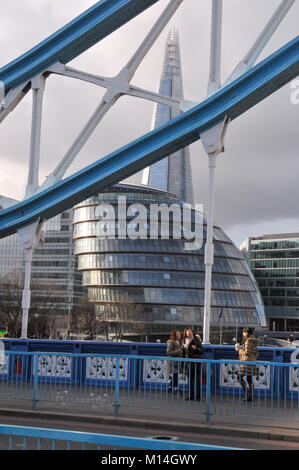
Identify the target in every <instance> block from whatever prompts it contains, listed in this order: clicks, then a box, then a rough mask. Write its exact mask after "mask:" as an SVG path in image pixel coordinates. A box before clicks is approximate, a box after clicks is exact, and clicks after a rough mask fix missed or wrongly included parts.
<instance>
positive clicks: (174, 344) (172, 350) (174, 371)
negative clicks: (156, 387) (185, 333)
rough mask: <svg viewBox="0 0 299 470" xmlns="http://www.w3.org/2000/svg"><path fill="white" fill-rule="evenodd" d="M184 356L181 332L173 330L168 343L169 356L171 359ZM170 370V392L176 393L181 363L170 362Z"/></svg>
mask: <svg viewBox="0 0 299 470" xmlns="http://www.w3.org/2000/svg"><path fill="white" fill-rule="evenodd" d="M182 354H183V345H182V340H181V333H180V332H179V330H173V331H172V332H171V333H170V338H169V340H168V341H167V355H168V356H169V357H182ZM168 366H169V370H170V373H171V375H170V383H169V387H168V391H169V392H171V391H174V392H176V391H177V390H178V388H179V366H180V363H179V362H176V361H169V364H168Z"/></svg>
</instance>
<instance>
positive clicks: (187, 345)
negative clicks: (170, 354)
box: [183, 328, 204, 400]
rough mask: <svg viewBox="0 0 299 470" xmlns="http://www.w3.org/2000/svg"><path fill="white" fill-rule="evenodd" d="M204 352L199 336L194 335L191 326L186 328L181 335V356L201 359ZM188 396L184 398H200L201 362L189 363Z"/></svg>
mask: <svg viewBox="0 0 299 470" xmlns="http://www.w3.org/2000/svg"><path fill="white" fill-rule="evenodd" d="M203 353H204V349H203V347H202V343H201V340H200V338H199V336H197V335H195V333H194V331H193V330H192V328H186V329H185V331H184V335H183V357H189V358H190V359H201V357H202V355H203ZM188 372H189V396H188V397H187V398H186V400H200V397H201V390H200V380H199V378H200V376H201V363H200V362H190V364H189V371H188Z"/></svg>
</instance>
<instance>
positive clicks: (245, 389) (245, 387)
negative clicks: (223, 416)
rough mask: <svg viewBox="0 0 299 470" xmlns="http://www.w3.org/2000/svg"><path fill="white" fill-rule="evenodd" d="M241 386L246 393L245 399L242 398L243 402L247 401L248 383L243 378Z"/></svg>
mask: <svg viewBox="0 0 299 470" xmlns="http://www.w3.org/2000/svg"><path fill="white" fill-rule="evenodd" d="M241 386H242V388H243V391H244V398H242V401H246V400H247V385H246V382H245V380H244V379H243V377H242V378H241Z"/></svg>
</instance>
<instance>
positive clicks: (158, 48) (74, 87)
mask: <svg viewBox="0 0 299 470" xmlns="http://www.w3.org/2000/svg"><path fill="white" fill-rule="evenodd" d="M95 3H96V2H95V1H94V0H38V1H37V0H25V1H24V0H13V1H11V2H5V4H1V5H0V12H1V29H0V50H1V54H0V57H1V59H0V66H3V65H5V64H6V63H8V62H9V61H11V60H13V59H15V58H16V57H18V56H19V55H20V54H22V53H23V52H25V51H27V50H28V49H30V48H31V47H33V46H34V45H36V44H37V43H38V42H40V41H41V40H42V39H44V38H46V37H47V36H48V35H50V34H51V33H53V32H55V31H56V30H57V29H58V28H60V27H62V26H63V25H64V24H65V23H67V22H69V21H70V20H72V19H73V18H74V17H76V16H77V15H78V14H80V13H81V12H83V11H84V10H85V9H87V8H89V7H90V6H92V5H94V4H95ZM211 3H212V2H211V0H184V2H183V4H182V5H181V6H180V8H179V9H178V11H177V12H176V14H175V16H174V17H173V19H172V20H171V22H170V23H169V25H168V27H167V28H166V29H165V31H164V32H163V33H162V34H161V36H160V37H159V39H158V40H157V42H156V43H155V44H154V46H153V47H152V49H151V51H150V52H149V54H148V55H147V56H146V58H145V59H144V61H143V62H142V64H141V66H140V67H139V69H138V71H137V73H136V75H135V77H134V79H133V81H132V83H133V84H135V85H137V86H141V87H144V88H147V89H150V90H154V91H157V87H158V82H159V77H160V73H161V66H162V61H163V54H164V44H165V40H166V36H167V33H168V31H169V29H170V27H172V26H176V27H178V28H179V31H180V42H181V56H182V64H183V79H184V91H185V98H186V99H188V100H193V101H198V102H199V101H201V100H203V99H204V98H205V96H206V90H207V82H208V74H209V54H210V50H209V45H210V16H211ZM223 3H224V11H223V36H222V72H221V74H222V81H224V80H225V79H226V78H227V76H228V75H229V74H230V72H231V71H232V69H233V68H234V67H235V65H236V64H237V63H238V62H239V60H240V59H241V58H242V57H243V56H244V55H245V54H246V52H247V51H248V49H249V48H250V46H251V45H252V44H253V42H254V41H255V39H256V37H257V35H258V34H259V33H260V31H261V30H262V28H263V27H264V25H265V23H266V21H267V20H268V19H269V18H270V16H271V14H272V13H273V12H274V10H275V9H276V8H277V7H278V5H279V4H280V0H224V2H223ZM167 4H168V0H160V1H159V2H158V4H156V5H154V6H153V7H151V8H150V9H148V10H147V11H146V12H144V13H143V14H141V15H139V17H137V18H135V19H134V20H132V21H131V22H130V23H128V24H127V25H125V26H124V27H122V28H121V29H120V30H118V31H116V32H115V33H113V34H112V35H111V36H109V37H108V38H106V39H105V40H103V41H102V42H100V43H98V44H97V45H95V46H94V47H92V48H91V49H90V50H88V51H87V52H86V53H84V54H82V55H81V56H79V57H78V58H76V59H75V60H74V61H72V62H71V63H70V64H68V65H71V66H73V67H76V68H80V69H83V70H85V71H89V72H91V73H94V74H99V75H104V76H113V75H115V74H117V73H118V71H119V70H120V69H121V67H122V66H123V65H125V63H126V62H127V60H128V59H129V58H130V56H131V55H132V54H133V52H134V51H135V49H136V48H137V47H138V45H139V44H140V42H141V41H142V39H143V38H144V36H145V33H146V32H147V31H148V30H149V29H150V28H151V26H152V24H153V23H154V21H155V20H156V19H157V17H158V15H159V13H160V12H161V11H162V10H163V9H164V8H165V6H166V5H167ZM298 24H299V0H297V1H296V2H295V5H294V6H293V7H292V8H291V10H290V11H289V13H288V14H287V16H286V18H285V19H284V21H283V23H282V24H281V25H280V26H279V28H278V30H277V31H276V32H275V34H274V36H273V37H272V39H271V40H270V42H269V43H268V45H267V47H266V48H265V49H264V51H263V53H262V55H261V56H260V58H259V60H258V61H260V60H262V59H264V58H265V57H267V56H268V55H269V54H271V53H272V52H274V51H275V50H277V49H279V48H280V47H281V46H282V45H284V44H285V43H287V42H288V41H290V40H291V39H293V38H294V37H295V36H297V35H298ZM292 91H293V90H292V89H291V86H290V84H288V85H286V86H285V87H283V88H282V89H281V90H279V91H278V92H276V93H275V94H273V95H272V96H270V97H269V98H267V99H266V100H265V101H263V102H262V103H260V104H258V105H257V106H255V107H254V108H253V109H251V110H250V111H249V112H248V113H247V114H246V115H243V116H241V117H240V118H238V119H237V120H235V121H233V122H232V123H231V124H230V126H229V129H228V132H227V136H226V145H225V147H226V151H225V153H223V154H221V155H220V156H219V157H218V163H217V173H216V184H217V190H216V195H215V221H216V223H217V224H219V225H220V226H221V227H222V228H223V229H224V230H225V231H226V232H227V233H228V235H229V236H230V237H231V238H232V239H233V241H234V242H235V243H236V244H237V245H239V244H240V243H241V242H242V241H243V240H244V239H245V238H247V237H248V236H257V235H261V234H263V233H276V232H290V231H296V232H299V216H298V196H299V189H298V174H299V104H298V105H294V104H292V103H291V93H292ZM103 93H104V90H102V89H100V88H97V87H96V86H93V85H88V84H86V83H83V82H79V81H76V80H73V79H70V78H64V77H58V76H51V77H50V78H49V79H48V80H47V84H46V93H45V100H44V114H43V123H42V145H41V164H40V183H42V182H43V180H44V178H45V176H46V175H48V174H49V173H50V171H51V170H52V169H53V168H54V165H56V163H58V161H59V160H60V159H61V158H62V157H63V155H64V154H65V152H66V151H67V150H68V148H69V147H70V145H71V144H72V142H73V140H74V139H75V137H76V136H77V134H78V133H79V131H80V130H81V128H82V126H83V125H84V124H85V122H86V121H87V119H88V118H89V116H90V115H91V113H92V112H93V111H94V109H95V108H96V106H97V104H98V102H99V100H100V99H101V97H102V96H103ZM152 111H153V104H152V103H149V102H145V101H143V100H139V99H135V98H131V97H123V98H121V99H120V100H119V101H118V102H117V103H116V105H115V106H114V107H113V108H112V110H110V112H109V114H107V115H106V116H105V118H104V120H103V121H102V123H101V124H100V126H99V127H98V128H97V130H96V131H95V132H94V134H93V135H92V137H91V138H90V140H89V141H88V143H87V144H86V145H85V147H84V148H83V149H82V150H81V152H80V154H79V155H78V157H77V159H76V161H75V162H74V163H73V164H72V166H71V168H70V169H69V171H68V173H67V175H69V174H71V173H73V172H74V171H77V170H79V169H81V168H83V167H84V166H86V165H87V164H89V163H92V162H94V161H95V160H97V159H98V158H101V157H103V156H105V155H106V154H108V153H110V152H111V151H113V150H115V149H116V148H118V147H120V146H122V145H124V144H126V143H128V142H130V141H131V140H132V139H135V138H137V137H139V136H140V135H142V134H144V133H146V132H147V131H148V130H149V128H150V125H151V117H152ZM30 125H31V94H30V93H29V94H28V95H27V96H26V98H25V99H24V100H23V101H22V102H21V104H20V105H19V106H18V107H17V108H16V110H15V111H14V112H13V113H12V114H11V115H10V116H9V117H7V118H6V120H5V121H4V122H3V123H2V124H1V126H0V142H1V146H0V160H1V167H0V168H1V171H0V194H5V195H7V196H9V197H12V198H16V199H22V198H23V197H24V192H25V185H26V180H27V166H28V155H29V145H30ZM191 156H192V168H193V182H194V189H195V202H198V203H203V204H204V207H206V206H207V180H208V161H207V160H208V158H207V156H206V154H205V152H204V151H203V148H202V144H201V142H200V141H199V142H196V143H195V144H193V145H192V146H191Z"/></svg>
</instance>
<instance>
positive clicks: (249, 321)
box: [73, 184, 266, 341]
mask: <svg viewBox="0 0 299 470" xmlns="http://www.w3.org/2000/svg"><path fill="white" fill-rule="evenodd" d="M119 198H121V199H119ZM124 198H125V200H126V203H125V205H120V204H119V202H120V201H124ZM161 204H162V205H163V204H164V205H166V207H168V208H169V207H171V206H173V205H174V204H175V205H176V206H178V207H180V208H183V205H184V203H183V201H180V200H179V199H178V198H177V197H176V196H174V195H172V194H170V193H168V192H165V191H161V190H158V189H154V188H150V187H144V186H141V185H140V186H138V185H129V184H118V185H115V186H114V187H112V188H110V189H107V190H106V191H105V192H103V193H100V194H99V195H98V196H94V197H91V198H89V199H87V200H86V201H84V202H82V203H81V204H79V205H78V206H76V207H75V208H74V232H73V236H74V240H75V253H76V254H77V255H78V269H79V270H81V271H82V273H83V284H84V286H85V287H86V288H87V291H88V297H89V300H90V301H91V302H95V304H96V309H97V312H98V315H99V317H100V318H101V319H103V320H105V321H107V322H110V323H114V322H119V321H124V322H125V321H127V322H128V323H131V324H132V330H134V331H135V332H136V331H137V330H138V328H137V329H136V325H138V324H139V325H143V331H146V334H147V335H163V334H166V335H168V334H169V331H170V330H171V329H173V328H176V327H177V328H179V329H180V330H182V329H183V328H184V327H185V326H190V325H193V326H194V327H199V329H200V327H201V325H202V323H203V310H204V278H205V265H204V245H205V237H206V226H205V220H203V230H202V233H203V243H202V246H201V248H200V249H196V250H190V249H188V250H187V249H186V242H190V240H187V239H186V238H184V236H181V238H178V236H177V233H175V232H174V225H173V220H172V218H171V217H170V219H169V228H170V230H169V237H168V239H164V237H165V233H163V230H161V227H160V228H159V230H158V236H157V238H156V239H152V238H151V228H150V225H149V220H150V210H151V207H152V205H161ZM132 205H134V206H133V207H134V209H136V208H139V219H138V224H136V223H135V225H136V229H137V228H138V236H136V237H135V239H134V236H133V237H132V232H131V236H130V237H128V236H124V231H123V228H124V227H121V225H122V224H123V219H122V220H120V216H122V215H123V214H120V211H122V212H123V211H126V227H125V228H126V229H129V228H130V225H131V228H132V224H134V221H135V222H136V211H135V214H133V212H134V211H130V206H132ZM164 207H165V206H164ZM130 214H131V215H130ZM191 214H192V218H191V220H192V227H193V228H194V222H195V210H194V209H192V211H191ZM104 221H105V224H106V227H105V230H106V232H105V233H106V235H105V233H104V234H103V230H102V229H103V223H104ZM137 225H139V226H138V227H137ZM141 225H142V230H141V227H140V226H141ZM108 226H109V227H110V228H109V227H108ZM111 228H113V230H111ZM109 231H110V233H108V232H109ZM181 235H183V233H181ZM214 243H215V264H214V268H213V276H212V283H213V284H212V302H211V303H212V316H211V339H212V340H213V334H214V335H216V338H214V340H215V341H219V325H220V318H221V322H222V325H223V332H225V331H226V330H227V329H229V330H230V332H231V333H232V332H234V331H235V328H236V325H237V326H240V327H242V326H245V325H246V326H248V325H251V326H254V327H255V328H259V327H261V326H266V321H265V315H264V310H263V306H262V302H261V297H260V294H259V291H258V289H257V286H256V283H255V281H254V278H253V277H252V275H251V273H250V271H249V268H248V265H247V263H246V261H245V259H244V258H243V255H242V254H241V253H240V251H239V250H238V249H237V248H236V247H235V245H234V244H233V243H232V241H231V240H230V239H229V238H228V237H227V235H226V234H225V233H224V232H223V230H221V228H220V227H217V226H215V227H214ZM133 306H134V307H133ZM136 307H137V308H136ZM121 311H124V312H125V313H124V316H123V318H120V315H119V312H121ZM134 312H135V314H134ZM133 325H134V328H133ZM129 330H130V328H128V331H129Z"/></svg>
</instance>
